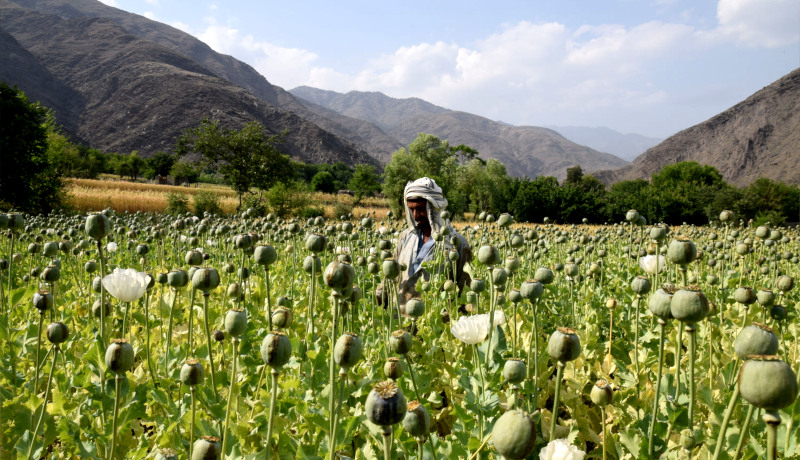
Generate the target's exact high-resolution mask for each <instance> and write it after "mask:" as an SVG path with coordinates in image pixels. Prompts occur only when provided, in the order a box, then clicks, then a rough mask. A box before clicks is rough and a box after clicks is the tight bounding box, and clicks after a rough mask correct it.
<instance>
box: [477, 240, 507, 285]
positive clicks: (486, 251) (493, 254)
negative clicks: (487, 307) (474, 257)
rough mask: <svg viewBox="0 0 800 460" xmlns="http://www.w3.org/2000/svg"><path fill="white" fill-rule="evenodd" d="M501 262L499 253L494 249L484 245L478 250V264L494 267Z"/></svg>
mask: <svg viewBox="0 0 800 460" xmlns="http://www.w3.org/2000/svg"><path fill="white" fill-rule="evenodd" d="M501 261H502V259H500V251H499V250H497V248H496V247H494V246H491V245H485V246H481V247H480V249H478V262H480V263H482V264H483V265H487V266H494V265H498V264H500V262H501ZM473 291H474V289H473ZM476 292H477V291H476Z"/></svg>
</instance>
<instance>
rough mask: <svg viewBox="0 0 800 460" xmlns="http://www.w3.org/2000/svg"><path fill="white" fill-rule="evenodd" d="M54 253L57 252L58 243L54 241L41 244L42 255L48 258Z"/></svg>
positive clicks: (53, 255)
mask: <svg viewBox="0 0 800 460" xmlns="http://www.w3.org/2000/svg"><path fill="white" fill-rule="evenodd" d="M56 254H58V243H56V242H55V241H51V242H49V243H45V244H44V246H42V255H43V256H45V257H47V258H50V257H55V255H56Z"/></svg>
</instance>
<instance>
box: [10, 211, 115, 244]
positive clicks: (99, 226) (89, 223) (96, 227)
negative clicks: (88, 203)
mask: <svg viewBox="0 0 800 460" xmlns="http://www.w3.org/2000/svg"><path fill="white" fill-rule="evenodd" d="M20 217H21V216H20ZM84 229H85V230H86V234H87V235H89V236H90V237H91V238H94V239H95V240H102V239H103V238H105V237H106V235H108V234H109V233H111V222H109V221H108V217H106V216H105V215H104V214H100V213H98V214H91V215H89V216H88V217H87V218H86V224H85V226H84Z"/></svg>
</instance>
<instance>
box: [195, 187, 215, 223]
mask: <svg viewBox="0 0 800 460" xmlns="http://www.w3.org/2000/svg"><path fill="white" fill-rule="evenodd" d="M192 207H193V208H194V215H196V216H198V217H203V216H205V215H214V214H222V208H221V207H220V205H219V195H217V194H216V193H214V192H212V191H211V190H201V191H199V192H197V193H195V194H194V195H193V196H192Z"/></svg>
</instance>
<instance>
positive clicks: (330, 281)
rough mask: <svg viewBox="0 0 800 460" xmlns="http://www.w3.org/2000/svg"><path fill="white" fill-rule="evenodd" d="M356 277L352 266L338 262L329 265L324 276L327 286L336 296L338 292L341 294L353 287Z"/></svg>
mask: <svg viewBox="0 0 800 460" xmlns="http://www.w3.org/2000/svg"><path fill="white" fill-rule="evenodd" d="M355 277H356V274H355V271H354V270H353V267H352V266H350V264H347V263H344V262H338V261H335V262H331V263H330V264H328V266H327V267H326V268H325V272H324V273H323V274H322V278H323V279H324V280H325V284H326V285H327V286H328V287H329V288H331V289H332V290H333V291H334V295H336V293H337V292H338V293H339V294H341V293H343V292H344V291H345V290H346V289H347V288H349V287H350V286H352V285H353V280H354V279H355Z"/></svg>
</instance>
